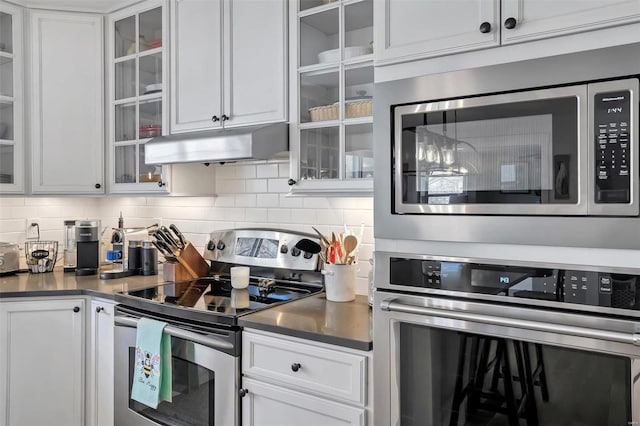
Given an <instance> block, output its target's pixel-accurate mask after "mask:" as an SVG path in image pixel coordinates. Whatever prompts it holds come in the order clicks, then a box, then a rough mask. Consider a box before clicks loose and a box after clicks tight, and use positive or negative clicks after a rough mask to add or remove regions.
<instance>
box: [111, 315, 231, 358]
mask: <svg viewBox="0 0 640 426" xmlns="http://www.w3.org/2000/svg"><path fill="white" fill-rule="evenodd" d="M114 321H115V323H116V324H117V325H124V326H126V327H133V328H137V327H138V319H137V318H131V317H126V316H116V317H115V320H114ZM164 332H165V333H166V334H168V335H169V336H173V337H177V338H179V339H184V340H188V341H190V342H194V343H199V344H201V345H204V346H208V347H210V348H214V349H222V350H230V349H233V343H230V342H226V341H224V340H222V339H218V338H216V337H209V336H203V335H201V334H198V333H194V332H192V331H187V330H183V329H181V328H178V327H174V326H171V325H167V326H166V327H165V328H164Z"/></svg>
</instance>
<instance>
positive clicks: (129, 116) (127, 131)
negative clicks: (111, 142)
mask: <svg viewBox="0 0 640 426" xmlns="http://www.w3.org/2000/svg"><path fill="white" fill-rule="evenodd" d="M115 110H116V111H115V141H116V142H120V141H131V140H135V139H136V105H135V104H133V103H131V104H122V105H116V108H115Z"/></svg>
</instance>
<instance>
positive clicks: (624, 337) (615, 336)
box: [380, 300, 640, 346]
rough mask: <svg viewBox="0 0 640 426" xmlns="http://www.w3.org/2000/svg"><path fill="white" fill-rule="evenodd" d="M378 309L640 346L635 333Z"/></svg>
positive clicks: (388, 304)
mask: <svg viewBox="0 0 640 426" xmlns="http://www.w3.org/2000/svg"><path fill="white" fill-rule="evenodd" d="M380 309H382V310H383V311H388V312H401V313H405V314H414V315H425V316H431V317H440V318H449V319H456V320H462V321H473V322H480V323H484V324H490V325H496V326H503V327H517V328H525V329H529V330H535V331H542V332H551V333H560V334H568V335H571V336H579V337H586V338H591V339H601V340H609V341H612V342H620V343H625V344H632V345H635V346H640V334H637V333H634V334H631V333H619V332H616V331H605V330H596V329H590V328H583V327H574V326H569V325H562V324H552V323H544V322H536V321H528V320H520V319H514V318H501V317H496V316H492V315H483V314H473V313H469V312H460V311H445V310H441V309H433V308H426V307H424V306H415V305H408V304H405V303H399V302H395V301H394V300H384V301H382V302H381V303H380Z"/></svg>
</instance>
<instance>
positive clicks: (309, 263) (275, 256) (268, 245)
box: [204, 229, 321, 271]
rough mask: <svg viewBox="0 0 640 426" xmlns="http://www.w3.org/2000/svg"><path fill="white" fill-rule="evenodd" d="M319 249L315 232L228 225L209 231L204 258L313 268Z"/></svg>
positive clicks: (295, 268)
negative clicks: (223, 228) (230, 227)
mask: <svg viewBox="0 0 640 426" xmlns="http://www.w3.org/2000/svg"><path fill="white" fill-rule="evenodd" d="M320 251H321V246H320V243H319V241H318V239H317V236H315V235H312V234H303V233H294V232H291V231H284V230H278V229H230V230H224V231H215V232H212V233H211V234H209V240H208V241H207V244H206V246H205V250H204V258H205V259H207V260H213V261H218V262H226V263H233V264H239V265H249V266H261V267H269V268H283V269H294V270H302V271H315V270H317V269H318V266H319V263H320V261H319V255H318V253H319V252H320Z"/></svg>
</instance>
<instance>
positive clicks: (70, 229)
mask: <svg viewBox="0 0 640 426" xmlns="http://www.w3.org/2000/svg"><path fill="white" fill-rule="evenodd" d="M63 266H64V271H65V272H73V271H75V270H76V221H75V220H65V221H64V264H63Z"/></svg>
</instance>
